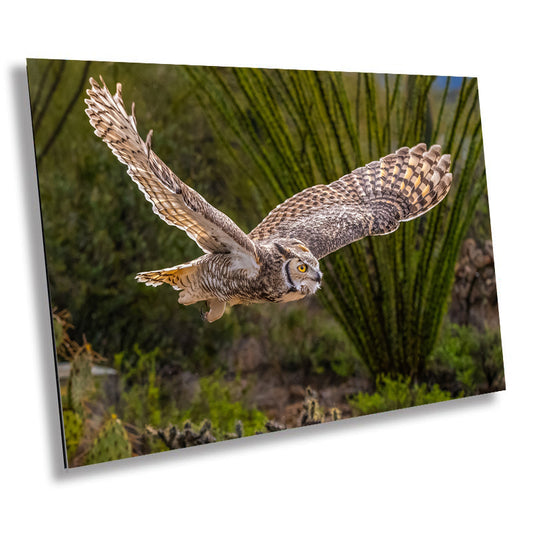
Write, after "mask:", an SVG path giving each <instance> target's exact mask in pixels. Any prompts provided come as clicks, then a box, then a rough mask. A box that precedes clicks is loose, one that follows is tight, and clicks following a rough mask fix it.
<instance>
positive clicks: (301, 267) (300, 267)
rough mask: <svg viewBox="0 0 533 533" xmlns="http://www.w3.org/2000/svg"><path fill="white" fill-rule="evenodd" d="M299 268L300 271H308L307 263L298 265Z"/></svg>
mask: <svg viewBox="0 0 533 533" xmlns="http://www.w3.org/2000/svg"><path fill="white" fill-rule="evenodd" d="M298 270H299V271H300V272H306V271H307V265H304V264H301V265H298Z"/></svg>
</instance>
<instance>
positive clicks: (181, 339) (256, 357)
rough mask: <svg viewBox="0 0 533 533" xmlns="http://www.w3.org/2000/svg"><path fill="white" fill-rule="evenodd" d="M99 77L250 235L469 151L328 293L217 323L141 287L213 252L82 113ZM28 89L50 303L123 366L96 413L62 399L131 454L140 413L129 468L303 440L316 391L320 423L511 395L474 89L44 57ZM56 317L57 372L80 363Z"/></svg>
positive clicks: (443, 82) (342, 262) (384, 78)
mask: <svg viewBox="0 0 533 533" xmlns="http://www.w3.org/2000/svg"><path fill="white" fill-rule="evenodd" d="M100 75H102V76H103V78H104V79H105V81H106V83H107V84H108V86H109V87H110V88H113V87H114V84H115V83H116V82H118V81H120V82H121V83H122V85H123V94H124V100H125V102H126V106H128V105H130V104H131V102H133V101H134V102H135V109H136V116H137V121H138V125H139V132H140V134H141V136H143V137H145V136H146V134H147V132H148V130H149V129H153V130H154V138H153V148H154V151H156V152H157V154H158V155H159V156H160V157H161V158H162V159H163V160H164V161H165V162H166V163H167V164H168V166H169V167H170V168H172V169H173V170H174V171H175V172H176V173H177V174H178V175H179V176H180V177H181V178H182V179H184V180H185V181H186V182H187V183H188V184H189V185H191V186H192V187H194V188H195V189H196V190H198V191H199V192H200V193H201V194H202V195H204V197H205V198H206V199H207V200H208V201H209V202H210V203H212V204H213V205H214V206H216V207H217V208H219V209H221V210H222V211H224V212H225V213H226V214H227V215H228V216H230V217H231V218H232V219H234V220H235V221H236V222H237V224H239V225H240V226H241V228H243V230H245V231H250V230H251V229H252V228H253V227H254V226H255V225H256V224H257V223H258V222H259V221H260V220H261V219H262V218H263V217H264V216H265V215H266V214H267V213H268V211H269V210H270V209H272V208H273V207H274V206H275V205H276V204H277V203H279V202H281V201H282V200H283V199H284V198H286V197H287V196H290V195H291V194H294V193H295V192H297V191H299V190H301V189H302V188H304V187H306V186H309V185H313V184H315V183H321V182H324V183H327V182H330V181H332V180H334V179H337V178H338V177H340V176H341V175H343V174H346V173H348V172H349V171H350V170H352V169H353V168H356V167H357V166H362V165H364V164H365V163H367V162H370V161H372V160H375V159H378V158H379V157H381V156H383V155H386V154H388V153H390V152H393V151H394V150H396V149H397V148H399V147H400V146H403V145H409V146H412V145H414V144H416V143H418V142H426V143H427V144H428V145H429V144H432V143H439V144H441V145H442V147H443V152H444V153H451V154H452V170H453V172H454V176H455V179H454V184H453V186H452V191H451V193H450V195H449V197H448V198H447V199H446V201H445V202H443V203H442V204H441V205H440V206H439V207H438V208H437V209H435V210H433V211H432V212H431V213H430V214H429V215H427V216H424V217H422V218H420V219H417V220H416V221H413V222H409V223H408V224H403V225H402V227H401V229H400V230H399V231H397V232H395V233H394V234H392V235H388V236H384V237H377V238H372V239H365V240H364V241H361V242H359V243H356V244H354V245H352V246H350V247H347V248H346V249H344V250H342V251H340V252H337V253H336V254H333V255H332V256H330V257H329V258H327V259H326V260H325V261H324V262H323V270H324V271H325V283H324V288H323V290H321V291H320V293H319V295H318V298H309V299H306V300H304V301H301V302H294V303H290V304H286V305H279V304H265V305H256V306H246V307H244V306H238V307H236V308H233V309H231V311H230V312H228V313H226V315H225V316H224V318H223V319H222V320H219V321H217V322H215V323H213V324H208V323H207V322H205V321H203V320H202V319H201V311H202V308H201V306H200V305H196V306H190V307H184V306H179V305H178V303H177V293H176V292H175V291H173V290H172V289H170V288H167V287H162V288H159V289H153V288H149V287H145V286H143V285H140V284H138V283H137V282H136V281H135V280H134V276H135V274H136V273H137V272H139V271H143V270H151V269H156V268H161V267H167V266H171V265H174V264H178V263H180V262H183V261H186V260H188V259H192V258H194V257H197V256H198V255H200V254H201V253H202V252H201V250H200V249H199V248H198V247H197V246H196V244H195V243H194V242H193V241H191V240H190V239H188V238H187V237H186V235H185V234H184V233H182V232H180V231H179V230H176V229H175V228H172V227H170V226H168V225H166V224H165V223H164V222H163V221H162V220H160V219H159V218H158V217H156V216H155V215H154V214H153V213H152V210H151V206H150V205H149V204H148V203H147V202H146V200H145V199H144V198H143V196H142V195H141V194H139V191H138V189H137V187H136V186H135V184H133V183H132V182H131V180H130V179H129V177H128V176H127V174H126V169H125V167H124V166H123V165H121V164H120V163H118V161H117V160H116V159H115V157H114V156H113V154H112V153H111V152H110V150H109V149H107V147H106V146H105V145H104V144H103V143H102V142H101V141H100V140H99V139H98V138H97V137H96V136H95V135H94V134H93V130H92V127H91V126H90V124H89V122H88V119H87V117H86V115H85V113H84V108H85V105H84V103H83V99H84V97H85V90H86V89H87V87H88V78H89V76H93V77H95V78H98V76H100ZM28 77H29V88H30V96H31V106H32V117H33V127H34V137H35V151H36V160H37V165H38V177H39V190H40V197H41V207H42V217H43V229H44V237H45V247H46V257H47V268H48V280H49V286H50V295H51V303H52V306H53V307H54V308H56V309H58V310H68V312H69V313H70V315H69V316H70V318H69V319H68V323H69V324H70V323H73V324H74V325H75V327H74V328H70V329H69V331H70V336H68V335H67V339H72V342H73V343H77V344H76V346H86V340H85V339H89V340H90V342H91V350H92V349H93V348H92V347H93V346H94V350H96V351H97V352H98V354H99V357H100V358H101V359H99V360H98V361H95V360H91V365H93V367H94V366H97V365H102V364H105V365H106V366H107V367H109V368H112V369H113V370H114V372H116V374H115V375H114V377H113V378H112V380H111V381H112V385H109V384H108V385H105V386H104V385H102V386H101V387H100V388H98V387H96V389H95V390H96V392H95V390H92V389H89V388H87V387H85V388H82V389H81V391H82V392H80V393H79V396H80V397H81V398H83V402H85V403H83V402H82V403H83V407H81V403H78V404H76V405H77V407H76V408H74V407H73V406H72V405H71V403H72V402H70V403H69V400H68V398H72V395H71V394H70V393H68V390H67V388H68V387H67V385H65V391H64V392H65V395H66V396H65V397H64V407H65V406H66V407H65V408H66V409H67V411H68V412H69V413H70V414H69V415H68V420H69V421H70V422H69V423H71V425H70V426H69V427H70V429H72V428H74V429H72V431H74V433H73V434H77V433H76V431H77V432H78V433H79V432H80V427H81V426H80V421H85V422H83V423H84V424H85V426H84V427H85V435H86V436H87V435H91V437H92V439H93V441H94V439H96V438H97V437H96V435H97V429H98V431H100V432H103V431H104V426H105V429H106V433H105V435H107V436H108V437H106V438H109V439H110V438H113V439H114V441H113V442H115V441H117V439H118V440H119V441H120V439H121V438H122V437H124V433H123V432H122V430H121V429H120V428H119V429H117V426H116V424H117V420H118V421H119V422H120V421H121V420H122V421H124V427H125V428H126V434H127V435H128V438H130V441H131V442H130V447H128V446H122V447H121V446H119V448H120V449H121V450H123V452H121V453H122V455H124V454H125V456H127V455H128V453H129V451H131V453H132V454H137V453H147V450H148V451H158V450H160V449H169V448H171V447H180V446H181V445H180V446H178V445H177V444H176V443H177V442H179V443H181V444H184V443H189V444H190V443H194V444H198V443H201V442H211V438H213V439H221V438H230V437H229V436H231V435H237V436H240V435H241V434H243V435H248V434H253V433H254V432H257V431H261V428H262V427H264V425H265V423H266V421H267V420H269V419H274V418H275V419H277V420H278V421H279V420H281V423H283V424H286V425H289V426H291V425H298V424H299V423H301V421H302V416H303V415H302V412H303V411H302V410H303V409H304V407H305V409H307V410H308V411H309V409H311V410H313V409H315V408H314V407H312V405H314V404H313V401H312V400H310V399H309V398H310V397H309V395H308V394H307V393H306V391H305V387H306V386H307V385H312V386H313V387H314V388H316V389H317V391H318V392H317V394H318V396H319V397H320V400H321V402H322V403H323V404H324V408H323V412H321V413H322V414H321V415H320V416H322V417H323V418H320V416H319V415H317V414H316V413H317V412H318V411H314V410H313V414H312V416H311V415H309V414H307V415H306V417H307V418H306V420H315V421H316V420H319V421H322V420H323V419H325V418H324V417H325V416H326V415H325V414H324V413H326V412H327V409H328V408H332V407H333V406H334V405H337V406H339V409H340V411H339V413H340V414H339V413H338V414H335V417H338V416H343V415H344V416H350V415H352V414H356V415H357V414H366V413H370V412H375V411H376V410H377V411H379V410H386V409H393V408H398V407H407V406H410V405H415V404H420V403H428V402H432V401H439V400H441V399H448V398H452V397H459V396H461V395H469V394H478V393H480V392H486V391H489V390H499V389H501V388H503V387H504V381H503V363H502V358H501V345H500V340H499V329H498V319H497V301H496V293H495V286H494V268H493V257H492V255H491V254H492V252H491V247H490V239H491V236H490V220H489V213H488V201H487V195H486V185H485V168H484V162H483V152H482V137H481V122H480V114H479V103H478V93H477V83H476V80H475V79H467V78H465V79H462V78H460V79H459V78H450V77H448V78H445V77H436V76H399V75H377V74H349V73H327V72H312V71H278V70H260V69H231V68H211V67H177V66H167V65H148V64H134V63H102V62H85V61H60V60H29V61H28ZM467 239H469V240H468V242H467ZM465 243H466V244H465ZM467 244H468V246H467ZM450 304H451V305H450ZM57 316H63V317H64V315H61V313H60V312H59V314H58V315H57ZM59 322H60V319H56V320H55V324H56V326H57V327H56V347H57V348H58V356H59V360H60V361H63V362H67V361H73V355H72V353H70V352H68V350H65V349H62V348H61V347H63V346H65V344H64V343H65V337H64V336H61V335H62V332H63V331H64V328H63V327H62V326H58V324H59ZM443 324H444V327H442V325H443ZM58 335H59V337H58ZM84 335H85V337H84ZM69 353H70V355H69ZM94 353H96V352H94ZM104 362H105V363H104ZM72 364H73V363H72ZM74 369H75V366H74ZM117 376H118V377H117ZM72 379H73V377H72V376H71V377H70V378H69V383H71V382H72ZM97 382H98V380H97ZM76 383H78V382H76ZM106 383H107V382H106ZM80 384H83V380H81V381H80ZM108 389H109V390H108ZM69 390H72V386H70V389H69ZM406 391H410V392H406ZM69 394H70V396H69ZM95 394H96V396H94V395H95ZM375 395H377V396H375ZM96 397H98V401H97V402H96V403H95V398H96ZM391 398H392V399H391ZM91 402H92V403H91ZM306 402H307V403H306ZM96 404H98V405H100V406H101V407H100V408H99V410H98V409H96V410H95V407H94V405H96ZM310 406H311V407H310ZM258 408H259V410H258ZM76 409H77V410H76ZM308 411H306V412H308ZM82 412H83V413H84V414H83V416H82V415H81V414H80V413H82ZM73 413H77V415H74V414H73ZM87 413H90V416H89V415H88V414H87ZM95 413H97V414H95ZM111 415H114V416H115V418H112V416H111ZM98 417H100V418H98ZM304 418H305V417H304ZM331 419H334V418H333V415H331ZM87 420H92V422H93V425H92V426H90V424H89V426H90V427H89V426H87ZM206 420H208V421H209V422H207V423H206V422H205V421H206ZM95 421H98V423H96V422H95ZM237 422H239V423H240V425H238V424H237V426H235V424H236V423H237ZM65 423H66V422H65ZM106 424H107V425H106ZM128 424H130V426H128ZM187 424H188V425H187ZM206 424H207V425H206ZM272 424H274V422H272ZM274 425H275V424H274ZM145 427H150V428H152V430H153V431H152V433H151V437H147V436H146V435H144V434H143V435H144V436H143V437H142V438H141V436H139V435H141V433H142V432H141V433H139V431H140V430H139V428H145ZM271 427H274V426H271ZM76 428H78V429H77V430H76ZM132 428H137V430H138V431H137V434H135V430H134V429H132ZM158 428H159V429H158ZM161 428H167V429H166V430H165V431H166V433H164V432H163V430H162V429H161ZM169 428H174V429H169ZM158 431H160V432H163V433H160V434H159V433H158ZM82 433H83V431H82ZM80 438H81V437H80ZM139 439H140V440H139ZM154 439H155V441H154ZM180 439H181V440H180ZM85 440H87V437H86V439H85ZM141 441H142V443H143V444H142V445H141V444H139V442H141ZM104 442H107V441H106V440H104ZM148 442H151V444H148ZM93 444H94V442H93ZM89 448H90V446H89V445H88V444H85V445H83V443H82V446H81V448H80V450H81V452H80V453H79V454H78V455H77V459H76V460H75V461H74V463H75V464H83V461H82V459H80V458H81V457H84V458H85V459H84V460H86V461H87V457H96V455H97V454H96V452H95V453H93V455H92V456H91V455H90V454H89V455H88V453H89V452H87V449H89ZM102 449H103V448H102V447H101V446H100V447H99V448H98V450H100V452H99V454H100V455H98V457H101V456H102V454H103V452H102V451H101V450H102ZM128 450H129V451H128ZM73 454H74V452H72V450H71V458H72V457H74V455H73ZM104 455H105V454H104ZM96 461H97V459H94V460H93V461H92V462H96Z"/></svg>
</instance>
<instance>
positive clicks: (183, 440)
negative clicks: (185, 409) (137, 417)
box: [146, 420, 216, 450]
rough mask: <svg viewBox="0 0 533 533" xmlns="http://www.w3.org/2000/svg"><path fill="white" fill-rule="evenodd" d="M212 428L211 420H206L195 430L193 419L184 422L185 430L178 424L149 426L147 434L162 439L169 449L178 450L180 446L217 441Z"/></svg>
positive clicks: (185, 446) (187, 446)
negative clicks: (157, 427)
mask: <svg viewBox="0 0 533 533" xmlns="http://www.w3.org/2000/svg"><path fill="white" fill-rule="evenodd" d="M211 429H212V428H211V421H210V420H204V422H203V423H202V425H201V426H200V429H199V431H195V429H194V428H193V425H192V423H191V421H190V420H187V421H186V422H185V423H184V424H183V430H181V431H180V429H179V428H178V427H177V426H175V425H173V424H170V425H169V426H167V428H166V429H155V428H153V427H151V426H147V427H146V434H147V435H148V436H152V437H157V438H159V439H161V440H162V441H163V443H164V444H165V446H166V447H167V448H168V449H170V450H177V449H179V448H189V447H191V446H197V445H198V444H208V443H210V442H216V439H215V437H213V435H212V433H211Z"/></svg>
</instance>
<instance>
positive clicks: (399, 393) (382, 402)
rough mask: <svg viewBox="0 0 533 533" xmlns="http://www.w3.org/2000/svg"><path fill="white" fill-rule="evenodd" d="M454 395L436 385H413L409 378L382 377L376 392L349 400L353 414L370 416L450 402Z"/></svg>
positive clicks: (377, 383) (360, 394) (361, 394)
mask: <svg viewBox="0 0 533 533" xmlns="http://www.w3.org/2000/svg"><path fill="white" fill-rule="evenodd" d="M451 398H452V395H451V393H450V392H448V391H443V390H441V389H440V387H439V386H438V385H437V384H435V385H433V386H432V387H431V388H430V387H429V386H428V385H427V384H426V383H421V384H418V383H412V382H411V378H409V377H399V378H397V379H393V378H391V377H389V376H385V375H382V376H380V377H379V378H378V379H377V380H376V392H374V393H373V394H368V393H365V392H360V393H358V394H357V396H354V397H352V398H350V399H349V400H348V403H349V404H350V406H351V408H352V410H353V413H354V415H355V416H357V415H370V414H373V413H381V412H383V411H392V410H394V409H403V408H404V407H413V406H415V405H424V404H428V403H435V402H443V401H446V400H450V399H451Z"/></svg>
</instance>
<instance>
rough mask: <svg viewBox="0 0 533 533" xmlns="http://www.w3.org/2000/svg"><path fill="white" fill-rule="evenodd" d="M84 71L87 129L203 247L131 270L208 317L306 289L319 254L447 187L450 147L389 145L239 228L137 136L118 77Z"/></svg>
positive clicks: (383, 226) (390, 223)
mask: <svg viewBox="0 0 533 533" xmlns="http://www.w3.org/2000/svg"><path fill="white" fill-rule="evenodd" d="M100 79H101V83H102V86H101V87H100V85H99V84H98V83H97V82H96V81H95V80H94V79H93V78H91V79H90V84H91V88H90V89H88V90H87V94H88V95H89V98H88V99H86V100H85V102H86V104H87V106H88V107H87V109H86V110H85V111H86V113H87V115H88V116H89V120H90V122H91V124H92V126H93V127H94V129H95V134H96V135H98V137H101V138H102V140H103V141H104V142H105V143H106V144H107V145H108V146H109V148H111V150H112V152H113V153H114V154H115V155H116V156H117V158H118V159H119V161H121V162H122V163H124V164H125V165H127V167H128V174H129V175H130V176H131V178H132V179H133V181H134V182H135V183H136V184H137V185H138V187H139V189H140V190H141V191H142V192H143V193H144V195H145V197H146V199H147V200H148V201H149V202H150V203H151V204H152V207H153V210H154V212H155V214H156V215H158V216H160V217H161V218H162V219H163V220H164V221H165V222H166V223H167V224H170V225H173V226H176V227H178V228H180V229H182V230H184V231H185V232H186V233H187V235H188V236H189V237H190V238H191V239H193V240H194V241H195V242H196V243H197V244H198V246H199V247H200V248H201V249H202V250H203V251H204V252H205V255H202V256H201V257H199V258H197V259H194V260H193V261H190V262H188V263H183V264H181V265H177V266H173V267H170V268H165V269H163V270H154V271H150V272H141V273H139V274H137V276H136V279H137V280H138V281H140V282H144V283H146V284H147V285H153V286H158V285H161V284H163V283H168V284H169V285H171V286H172V287H173V288H174V289H176V290H178V291H180V295H179V300H178V301H179V302H180V303H182V304H184V305H190V304H193V303H196V302H199V301H204V300H205V301H207V303H208V305H209V312H208V313H207V314H206V318H207V320H208V321H209V322H213V321H214V320H217V319H219V318H220V317H221V316H222V315H223V314H224V311H225V308H226V305H236V304H241V303H260V302H288V301H291V300H299V299H301V298H304V297H305V296H307V295H309V294H314V293H315V292H316V291H317V290H318V289H319V288H320V283H321V281H322V273H321V272H320V266H319V263H318V261H319V259H322V258H323V257H324V256H326V255H328V254H330V253H332V252H334V251H335V250H338V249H339V248H342V247H343V246H346V245H347V244H350V243H352V242H354V241H357V240H358V239H362V238H363V237H366V236H369V235H385V234H387V233H391V232H393V231H395V230H396V229H397V228H398V227H399V225H400V222H404V221H406V220H411V219H413V218H416V217H418V216H420V215H423V214H424V213H426V212H427V211H429V210H430V209H431V208H432V207H434V206H435V205H437V204H438V203H439V202H440V201H441V200H442V199H443V198H444V197H445V196H446V194H447V193H448V190H449V189H450V185H451V182H452V175H451V174H450V173H448V170H449V168H450V156H449V155H443V156H441V154H440V151H441V148H440V146H438V145H434V146H432V147H431V148H430V149H429V150H427V148H426V145H425V144H418V145H416V146H415V147H413V148H411V149H409V148H406V147H404V148H400V149H399V150H397V151H396V152H395V153H394V154H390V155H388V156H386V157H383V158H381V159H380V160H379V161H374V162H373V163H369V164H368V165H366V166H365V167H361V168H358V169H356V170H353V171H352V172H350V173H349V174H347V175H346V176H343V177H342V178H340V179H338V180H337V181H334V182H332V183H329V184H328V185H315V186H313V187H309V188H307V189H305V190H303V191H301V192H299V193H298V194H296V195H294V196H292V197H291V198H288V199H287V200H285V201H284V202H283V203H282V204H280V205H278V206H277V207H276V208H275V209H273V210H272V211H271V212H270V213H269V214H268V215H267V216H266V218H265V219H264V220H263V221H262V222H261V223H260V224H259V225H258V226H257V227H256V228H255V229H254V230H253V231H252V232H251V233H249V234H248V235H246V234H245V233H244V232H243V231H242V230H241V229H240V228H239V227H238V226H237V225H236V224H235V223H234V222H233V221H232V220H231V219H230V218H228V217H227V216H226V215H225V214H223V213H222V212H220V211H219V210H218V209H215V208H214V207H213V206H212V205H210V204H209V203H208V202H207V201H206V200H205V199H204V198H203V197H202V196H201V195H200V194H198V193H197V192H196V191H195V190H193V189H191V188H190V187H189V186H188V185H186V184H185V183H183V182H182V181H181V180H180V179H179V178H178V177H177V176H176V175H175V174H174V173H173V172H172V171H171V170H170V169H169V168H168V167H167V166H166V165H165V164H164V163H163V162H162V161H161V159H159V157H157V155H156V154H155V153H154V152H153V151H152V149H151V136H152V131H150V133H149V134H148V137H147V139H146V141H143V140H142V139H141V137H140V136H139V134H138V132H137V123H136V119H135V113H134V110H135V109H134V105H133V104H132V111H131V115H128V113H127V111H126V109H125V107H124V102H123V100H122V94H121V91H122V87H121V84H120V83H118V84H117V90H116V93H115V94H114V95H112V94H111V93H110V92H109V89H108V88H107V87H106V85H105V83H104V81H103V79H102V78H100Z"/></svg>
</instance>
